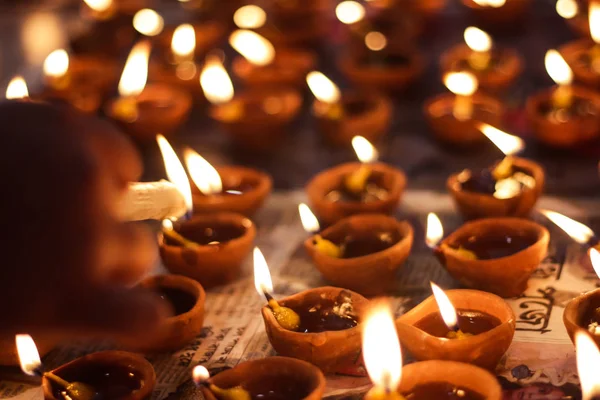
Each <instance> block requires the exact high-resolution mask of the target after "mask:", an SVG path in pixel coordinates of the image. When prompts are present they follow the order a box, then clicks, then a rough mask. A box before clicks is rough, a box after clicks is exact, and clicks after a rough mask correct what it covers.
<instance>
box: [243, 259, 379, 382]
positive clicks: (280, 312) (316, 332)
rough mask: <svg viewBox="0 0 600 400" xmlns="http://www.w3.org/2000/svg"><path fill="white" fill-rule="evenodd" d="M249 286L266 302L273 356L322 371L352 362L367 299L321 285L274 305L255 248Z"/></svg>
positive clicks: (268, 279) (263, 263) (264, 311)
mask: <svg viewBox="0 0 600 400" xmlns="http://www.w3.org/2000/svg"><path fill="white" fill-rule="evenodd" d="M254 285H255V287H256V290H257V292H258V293H259V294H260V295H261V296H265V297H266V299H267V305H265V306H264V307H263V308H262V310H261V312H262V316H263V320H264V322H265V328H266V331H267V336H268V337H269V341H270V342H271V345H272V346H273V348H274V349H275V350H276V351H277V353H279V354H281V355H283V356H288V357H293V358H298V359H300V360H304V361H308V362H310V363H311V364H314V365H316V366H317V367H319V368H320V369H321V370H323V371H325V372H328V371H335V370H336V368H338V367H340V366H343V365H345V364H347V363H351V362H353V361H354V360H355V359H356V357H357V356H358V354H359V353H360V328H359V324H360V321H361V313H362V311H363V310H364V309H365V307H366V306H367V305H368V303H369V302H368V300H367V299H365V298H364V297H362V296H361V295H359V294H358V293H354V292H352V291H350V290H347V289H341V288H335V287H330V286H325V287H320V288H316V289H309V290H305V291H303V292H300V293H298V294H295V295H292V296H289V297H286V298H284V299H281V300H279V301H277V300H275V299H274V298H273V295H272V292H273V282H272V280H271V274H270V272H269V267H268V266H267V262H266V261H265V258H264V256H263V255H262V253H261V251H260V250H259V249H258V248H255V249H254Z"/></svg>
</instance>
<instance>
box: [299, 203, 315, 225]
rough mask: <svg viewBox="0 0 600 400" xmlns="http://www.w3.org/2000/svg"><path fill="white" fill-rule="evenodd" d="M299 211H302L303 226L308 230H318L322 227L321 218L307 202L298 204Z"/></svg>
mask: <svg viewBox="0 0 600 400" xmlns="http://www.w3.org/2000/svg"><path fill="white" fill-rule="evenodd" d="M298 212H299V213H300V221H302V227H303V228H304V230H305V231H306V232H318V231H319V230H320V229H321V226H320V225H319V220H318V219H317V217H316V216H315V214H313V212H312V211H311V209H310V208H309V207H308V206H307V205H306V204H304V203H300V204H298Z"/></svg>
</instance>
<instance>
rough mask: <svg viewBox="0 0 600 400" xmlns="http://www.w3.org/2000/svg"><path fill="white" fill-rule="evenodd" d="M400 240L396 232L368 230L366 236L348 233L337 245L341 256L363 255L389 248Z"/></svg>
mask: <svg viewBox="0 0 600 400" xmlns="http://www.w3.org/2000/svg"><path fill="white" fill-rule="evenodd" d="M399 241H400V237H399V234H398V232H396V231H393V232H385V231H381V232H369V234H368V236H367V235H364V234H361V235H352V234H349V235H347V236H345V237H344V238H343V240H342V241H341V243H340V244H338V245H337V247H338V248H339V249H340V254H341V258H354V257H363V256H367V255H369V254H373V253H378V252H380V251H383V250H386V249H389V248H390V247H392V246H393V245H395V244H396V243H398V242H399Z"/></svg>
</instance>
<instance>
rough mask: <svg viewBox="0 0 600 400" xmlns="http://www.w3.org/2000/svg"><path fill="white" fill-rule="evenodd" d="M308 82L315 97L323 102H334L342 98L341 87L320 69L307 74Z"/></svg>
mask: <svg viewBox="0 0 600 400" xmlns="http://www.w3.org/2000/svg"><path fill="white" fill-rule="evenodd" d="M306 83H308V87H309V88H310V91H311V92H312V93H313V94H314V95H315V97H316V98H317V99H318V100H319V101H322V102H323V103H328V104H334V103H337V102H338V101H339V100H340V89H339V88H338V87H337V85H336V84H335V83H333V82H332V81H331V79H329V78H328V77H326V76H325V75H323V73H321V72H319V71H312V72H309V73H308V75H306Z"/></svg>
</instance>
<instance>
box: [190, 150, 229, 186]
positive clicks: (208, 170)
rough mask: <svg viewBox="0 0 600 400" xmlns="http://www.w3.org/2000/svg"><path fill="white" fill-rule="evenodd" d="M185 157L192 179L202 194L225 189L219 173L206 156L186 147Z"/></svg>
mask: <svg viewBox="0 0 600 400" xmlns="http://www.w3.org/2000/svg"><path fill="white" fill-rule="evenodd" d="M184 159H185V164H186V166H187V170H188V172H189V173H190V176H191V177H192V181H194V184H195V185H196V187H197V188H198V190H200V192H202V194H205V195H210V194H215V193H221V192H222V191H223V182H222V181H221V177H220V176H219V173H218V172H217V170H216V169H215V168H214V167H213V166H212V165H211V164H210V163H209V162H208V161H206V160H205V159H204V157H202V156H201V155H200V154H198V153H196V152H195V151H194V150H192V149H185V151H184Z"/></svg>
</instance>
